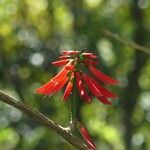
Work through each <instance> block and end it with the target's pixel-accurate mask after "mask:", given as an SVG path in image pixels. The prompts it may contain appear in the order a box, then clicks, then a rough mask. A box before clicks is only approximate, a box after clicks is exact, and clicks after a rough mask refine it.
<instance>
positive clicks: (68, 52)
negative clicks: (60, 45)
mask: <svg viewBox="0 0 150 150" xmlns="http://www.w3.org/2000/svg"><path fill="white" fill-rule="evenodd" d="M61 53H62V54H63V55H74V54H78V53H79V51H74V50H69V51H62V52H61Z"/></svg>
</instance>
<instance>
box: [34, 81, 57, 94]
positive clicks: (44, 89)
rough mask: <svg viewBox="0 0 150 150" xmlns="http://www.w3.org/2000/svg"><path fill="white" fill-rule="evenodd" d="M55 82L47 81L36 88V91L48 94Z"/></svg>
mask: <svg viewBox="0 0 150 150" xmlns="http://www.w3.org/2000/svg"><path fill="white" fill-rule="evenodd" d="M55 84H56V83H55V82H53V81H49V82H48V83H46V84H44V85H43V86H41V87H40V88H38V89H36V93H40V94H46V95H48V94H49V93H50V91H51V89H52V88H53V87H54V86H55Z"/></svg>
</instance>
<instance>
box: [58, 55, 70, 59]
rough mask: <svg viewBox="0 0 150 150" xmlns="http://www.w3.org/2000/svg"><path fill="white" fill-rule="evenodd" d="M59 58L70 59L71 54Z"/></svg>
mask: <svg viewBox="0 0 150 150" xmlns="http://www.w3.org/2000/svg"><path fill="white" fill-rule="evenodd" d="M59 58H60V59H68V58H70V56H69V55H62V56H59Z"/></svg>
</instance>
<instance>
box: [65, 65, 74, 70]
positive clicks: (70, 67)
mask: <svg viewBox="0 0 150 150" xmlns="http://www.w3.org/2000/svg"><path fill="white" fill-rule="evenodd" d="M65 69H66V70H73V69H74V65H66V66H65Z"/></svg>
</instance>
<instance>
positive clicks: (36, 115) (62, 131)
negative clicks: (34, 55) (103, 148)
mask: <svg viewBox="0 0 150 150" xmlns="http://www.w3.org/2000/svg"><path fill="white" fill-rule="evenodd" d="M0 101H2V102H4V103H6V104H9V105H11V106H13V107H15V108H17V109H19V110H21V111H22V112H24V113H25V114H27V115H28V116H29V117H32V118H33V119H35V120H37V121H39V122H40V123H41V124H42V125H43V126H45V127H47V128H49V129H50V130H53V131H55V132H56V133H57V134H58V135H60V136H61V137H62V138H64V139H66V140H67V141H68V142H69V143H70V144H71V145H73V146H74V147H75V148H77V149H80V150H87V149H88V148H87V146H86V145H85V144H84V143H83V142H82V141H81V140H80V139H78V138H77V137H75V136H73V135H72V134H71V133H70V132H69V131H68V130H67V128H63V127H62V126H60V125H58V124H56V123H54V122H53V121H52V120H50V119H48V118H47V117H46V116H45V115H43V114H42V113H40V112H39V111H37V110H35V109H33V108H31V107H30V106H27V105H25V104H24V103H23V102H21V101H19V100H17V99H16V98H14V97H11V96H9V95H8V94H6V93H4V92H3V91H1V90H0Z"/></svg>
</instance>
